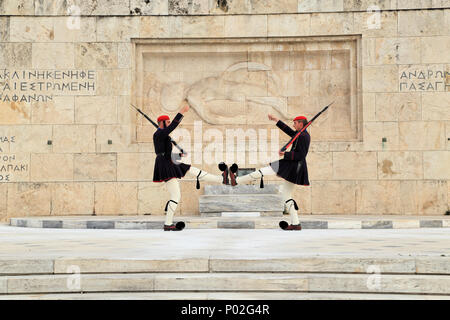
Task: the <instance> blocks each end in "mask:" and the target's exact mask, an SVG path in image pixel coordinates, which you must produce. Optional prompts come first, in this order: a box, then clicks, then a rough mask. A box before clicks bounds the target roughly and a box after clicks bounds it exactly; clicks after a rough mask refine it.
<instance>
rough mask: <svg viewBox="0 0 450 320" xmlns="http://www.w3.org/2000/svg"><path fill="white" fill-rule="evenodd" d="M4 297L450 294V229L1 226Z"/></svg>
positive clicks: (446, 296) (0, 296) (389, 296)
mask: <svg viewBox="0 0 450 320" xmlns="http://www.w3.org/2000/svg"><path fill="white" fill-rule="evenodd" d="M0 237H1V239H2V246H1V250H0V299H114V298H117V299H248V300H255V299H450V249H449V248H450V246H449V243H450V236H449V233H448V231H447V230H444V229H428V228H423V229H403V230H303V231H302V232H284V231H282V230H254V231H252V232H248V231H246V230H211V229H210V230H185V231H183V232H164V231H162V230H87V229H85V230H63V229H35V228H18V227H11V226H6V225H0Z"/></svg>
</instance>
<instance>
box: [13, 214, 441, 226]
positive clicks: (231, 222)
mask: <svg viewBox="0 0 450 320" xmlns="http://www.w3.org/2000/svg"><path fill="white" fill-rule="evenodd" d="M227 214H228V216H222V215H219V216H216V217H201V216H177V215H176V216H175V218H174V219H175V221H180V220H182V221H185V223H186V228H187V229H279V227H278V223H279V221H280V220H286V221H289V215H284V216H282V215H281V213H280V215H279V216H276V217H273V216H262V214H259V212H243V213H239V212H234V213H232V212H225V213H223V215H227ZM300 222H301V224H302V228H303V229H415V228H450V216H367V215H362V216H357V215H354V216H342V215H334V216H322V215H302V216H300ZM163 224H164V216H151V215H148V216H147V215H143V216H142V215H141V216H44V217H18V218H11V219H10V225H11V226H15V227H29V228H58V229H136V230H139V229H162V227H163Z"/></svg>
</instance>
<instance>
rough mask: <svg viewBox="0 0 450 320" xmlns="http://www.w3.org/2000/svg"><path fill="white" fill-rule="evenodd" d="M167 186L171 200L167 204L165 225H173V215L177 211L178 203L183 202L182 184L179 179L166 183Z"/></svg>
mask: <svg viewBox="0 0 450 320" xmlns="http://www.w3.org/2000/svg"><path fill="white" fill-rule="evenodd" d="M165 184H166V186H167V190H168V191H169V194H170V200H169V201H168V203H167V204H166V206H167V212H166V222H165V225H167V226H168V225H171V224H172V223H173V215H174V213H175V210H177V207H178V203H179V202H180V200H181V192H180V183H179V182H178V179H177V178H173V179H170V180H169V181H167V182H165Z"/></svg>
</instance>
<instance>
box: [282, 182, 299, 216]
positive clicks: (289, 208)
mask: <svg viewBox="0 0 450 320" xmlns="http://www.w3.org/2000/svg"><path fill="white" fill-rule="evenodd" d="M294 186H295V184H294V183H292V182H289V181H286V180H283V184H282V185H281V195H282V197H283V203H284V210H285V212H288V213H289V215H290V216H291V224H294V225H297V224H299V223H300V221H299V220H298V213H297V210H296V209H295V205H294V201H293V200H290V199H292V190H293V189H294ZM288 200H290V201H289V202H286V201H288Z"/></svg>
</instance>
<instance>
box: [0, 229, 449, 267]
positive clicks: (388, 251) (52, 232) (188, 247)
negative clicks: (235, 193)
mask: <svg viewBox="0 0 450 320" xmlns="http://www.w3.org/2000/svg"><path fill="white" fill-rule="evenodd" d="M0 241H1V246H0V259H2V258H15V259H30V258H116V259H122V258H123V259H171V258H173V259H175V258H176V259H183V258H208V257H209V258H228V259H230V258H234V257H235V258H240V259H242V258H249V259H250V258H254V259H258V258H259V259H264V258H286V257H301V256H314V255H347V256H361V257H366V256H441V255H445V256H450V230H449V229H444V228H438V229H427V228H422V229H397V230H396V229H382V230H362V229H347V230H331V229H328V230H313V229H311V230H302V231H300V232H286V231H282V230H276V229H274V230H267V229H254V230H239V229H196V230H193V229H190V230H189V229H185V230H184V231H182V232H164V231H162V230H90V229H84V230H76V229H67V230H66V229H37V228H20V227H11V226H7V225H5V224H3V225H0Z"/></svg>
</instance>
